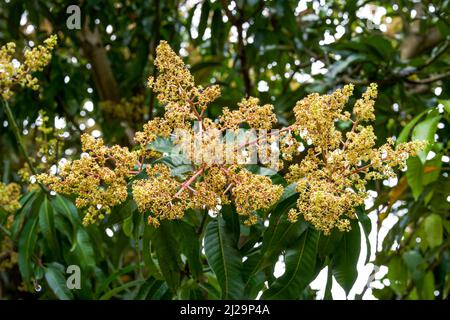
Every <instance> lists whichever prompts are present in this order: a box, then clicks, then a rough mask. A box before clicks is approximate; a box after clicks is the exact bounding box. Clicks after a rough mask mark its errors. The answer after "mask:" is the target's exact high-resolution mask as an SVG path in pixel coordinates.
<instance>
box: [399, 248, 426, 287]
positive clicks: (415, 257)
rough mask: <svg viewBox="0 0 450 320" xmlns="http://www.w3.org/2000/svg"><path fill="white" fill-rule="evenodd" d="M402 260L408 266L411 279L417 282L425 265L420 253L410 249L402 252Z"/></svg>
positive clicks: (422, 273) (422, 274)
mask: <svg viewBox="0 0 450 320" xmlns="http://www.w3.org/2000/svg"><path fill="white" fill-rule="evenodd" d="M403 261H404V262H405V264H406V266H407V267H408V270H409V272H410V274H411V277H412V278H413V280H414V281H416V282H419V281H420V280H421V279H422V278H423V276H424V271H425V267H426V262H425V260H424V259H423V257H422V255H421V254H420V253H419V252H418V251H416V250H410V251H408V252H405V253H404V254H403Z"/></svg>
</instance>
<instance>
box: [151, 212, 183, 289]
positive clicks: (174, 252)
mask: <svg viewBox="0 0 450 320" xmlns="http://www.w3.org/2000/svg"><path fill="white" fill-rule="evenodd" d="M170 223H171V221H164V222H161V225H160V226H159V228H157V229H155V230H154V231H153V234H152V236H151V241H152V246H153V248H154V250H155V252H156V257H157V258H158V262H159V268H160V270H161V273H162V274H163V276H164V278H165V279H166V281H167V284H168V285H169V288H170V289H171V290H172V292H176V290H177V289H178V287H179V285H180V280H181V278H180V277H181V276H180V272H181V270H182V268H183V266H182V263H181V258H180V251H179V247H178V244H177V241H176V238H175V235H174V234H173V232H171V228H170ZM147 228H150V227H148V226H147Z"/></svg>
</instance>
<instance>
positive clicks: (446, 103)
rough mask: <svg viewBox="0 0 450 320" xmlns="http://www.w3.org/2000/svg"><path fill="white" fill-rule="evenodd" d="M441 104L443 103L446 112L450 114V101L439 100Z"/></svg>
mask: <svg viewBox="0 0 450 320" xmlns="http://www.w3.org/2000/svg"><path fill="white" fill-rule="evenodd" d="M439 103H442V104H443V105H444V110H445V112H447V113H448V114H450V100H439Z"/></svg>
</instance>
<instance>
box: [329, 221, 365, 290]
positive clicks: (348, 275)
mask: <svg viewBox="0 0 450 320" xmlns="http://www.w3.org/2000/svg"><path fill="white" fill-rule="evenodd" d="M351 228H352V229H351V230H350V231H348V232H346V233H345V234H344V235H343V236H342V240H341V242H340V243H339V246H338V248H337V250H336V252H335V253H334V254H333V275H334V277H335V278H336V281H337V282H338V283H339V284H340V285H341V287H342V288H343V289H344V290H345V293H346V294H347V295H348V293H349V291H350V289H351V288H352V287H353V284H354V283H355V281H356V278H357V277H358V270H357V268H356V266H357V263H358V258H359V254H360V250H361V230H360V228H359V225H358V222H357V221H355V220H352V222H351Z"/></svg>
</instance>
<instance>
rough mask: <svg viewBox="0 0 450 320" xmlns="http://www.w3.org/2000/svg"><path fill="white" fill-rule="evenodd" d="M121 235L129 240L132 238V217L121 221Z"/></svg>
mask: <svg viewBox="0 0 450 320" xmlns="http://www.w3.org/2000/svg"><path fill="white" fill-rule="evenodd" d="M122 230H123V233H125V235H126V236H127V237H129V238H131V237H133V215H132V214H131V215H130V216H128V217H127V218H125V220H124V221H123V225H122Z"/></svg>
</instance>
